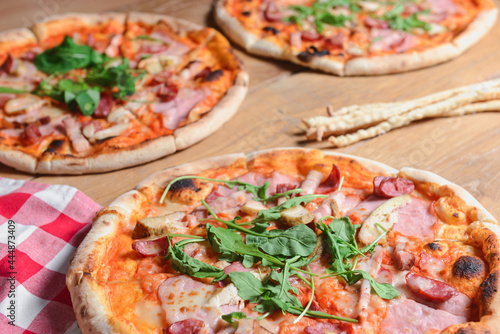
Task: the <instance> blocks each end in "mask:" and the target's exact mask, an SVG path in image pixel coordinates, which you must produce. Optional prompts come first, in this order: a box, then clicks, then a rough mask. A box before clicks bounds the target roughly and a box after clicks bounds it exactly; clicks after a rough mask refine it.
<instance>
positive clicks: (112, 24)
mask: <svg viewBox="0 0 500 334" xmlns="http://www.w3.org/2000/svg"><path fill="white" fill-rule="evenodd" d="M247 84H248V75H247V74H246V72H245V71H244V70H243V68H242V65H241V62H240V61H239V60H238V58H237V57H236V56H235V55H234V54H233V52H232V49H231V47H230V45H229V43H228V41H227V40H226V39H225V38H224V37H223V36H222V35H221V34H220V33H219V32H217V31H215V30H214V29H211V28H203V27H200V26H197V25H195V24H192V23H189V22H186V21H182V20H180V19H175V18H171V17H168V16H162V15H153V14H145V13H130V14H118V13H108V14H65V15H62V16H55V17H51V18H48V19H47V20H45V21H44V22H41V23H37V24H36V25H35V26H34V27H33V28H32V30H28V29H17V30H11V31H7V32H4V33H2V34H0V162H2V163H4V164H7V165H9V166H12V167H15V168H17V169H20V170H23V171H27V172H31V173H48V174H54V173H57V174H61V173H66V174H81V173H89V172H102V171H108V170H114V169H119V168H123V167H128V166H132V165H137V164H140V163H144V162H147V161H151V160H154V159H157V158H159V157H162V156H165V155H168V154H171V153H174V152H175V151H177V150H181V149H184V148H186V147H188V146H191V145H192V144H194V143H196V142H198V141H200V140H201V139H203V138H205V137H206V136H208V135H209V134H211V133H212V132H214V131H215V130H217V128H219V127H220V126H221V125H222V124H223V123H224V122H225V121H227V120H228V119H229V118H230V117H231V116H232V115H233V114H234V113H235V112H236V110H237V108H238V106H239V104H240V102H241V101H242V99H243V97H244V95H245V93H246V89H247Z"/></svg>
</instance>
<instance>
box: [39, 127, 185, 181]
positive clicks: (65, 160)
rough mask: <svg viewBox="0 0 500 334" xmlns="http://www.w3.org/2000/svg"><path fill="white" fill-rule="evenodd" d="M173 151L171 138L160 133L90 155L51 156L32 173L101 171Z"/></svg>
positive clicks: (133, 163)
mask: <svg viewBox="0 0 500 334" xmlns="http://www.w3.org/2000/svg"><path fill="white" fill-rule="evenodd" d="M175 152H176V148H175V139H174V137H173V136H163V137H158V138H154V139H151V140H148V141H144V142H141V143H139V144H136V145H134V146H131V147H126V148H117V149H115V150H111V152H106V153H103V154H96V155H94V156H90V157H74V156H60V157H56V158H54V159H47V160H44V159H42V160H40V161H39V163H38V166H37V168H36V170H35V172H36V173H39V174H85V173H101V172H107V171H110V170H115V169H121V168H126V167H130V166H135V165H139V164H142V163H145V162H149V161H152V160H156V159H159V158H161V157H164V156H166V155H169V154H172V153H175Z"/></svg>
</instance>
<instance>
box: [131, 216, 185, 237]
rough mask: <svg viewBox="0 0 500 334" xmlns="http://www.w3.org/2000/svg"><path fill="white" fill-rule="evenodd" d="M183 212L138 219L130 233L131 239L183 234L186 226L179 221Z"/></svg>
mask: <svg viewBox="0 0 500 334" xmlns="http://www.w3.org/2000/svg"><path fill="white" fill-rule="evenodd" d="M185 216H186V214H185V213H184V212H174V213H171V214H169V215H166V216H157V217H146V218H142V219H139V220H138V221H137V224H136V225H135V228H134V232H133V233H132V238H133V239H141V238H148V237H152V236H154V237H161V236H165V235H167V234H169V233H185V232H186V224H185V222H181V220H182V219H183V218H184V217H185Z"/></svg>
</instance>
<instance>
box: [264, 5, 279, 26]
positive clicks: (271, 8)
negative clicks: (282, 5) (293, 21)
mask: <svg viewBox="0 0 500 334" xmlns="http://www.w3.org/2000/svg"><path fill="white" fill-rule="evenodd" d="M264 17H265V18H266V20H268V21H271V22H275V21H279V20H281V18H282V17H283V14H282V13H281V11H280V10H279V8H278V6H276V4H275V3H274V1H269V2H268V3H267V6H266V9H265V10H264Z"/></svg>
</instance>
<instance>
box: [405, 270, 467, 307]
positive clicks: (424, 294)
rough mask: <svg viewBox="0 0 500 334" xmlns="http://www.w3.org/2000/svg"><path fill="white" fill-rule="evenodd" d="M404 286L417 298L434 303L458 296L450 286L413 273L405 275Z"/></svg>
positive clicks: (455, 290)
mask: <svg viewBox="0 0 500 334" xmlns="http://www.w3.org/2000/svg"><path fill="white" fill-rule="evenodd" d="M406 284H407V286H408V288H410V290H411V291H412V292H413V293H414V294H416V295H417V296H418V297H420V298H422V299H425V300H427V301H431V302H435V303H440V302H444V301H447V300H448V299H450V298H451V297H453V296H456V295H458V291H457V289H455V288H454V287H452V286H451V285H448V284H446V283H444V282H440V281H437V280H435V279H432V278H428V277H425V276H422V275H419V274H416V273H414V272H409V273H408V274H407V275H406Z"/></svg>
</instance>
